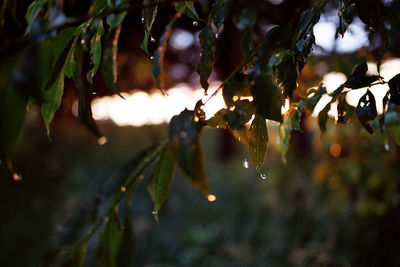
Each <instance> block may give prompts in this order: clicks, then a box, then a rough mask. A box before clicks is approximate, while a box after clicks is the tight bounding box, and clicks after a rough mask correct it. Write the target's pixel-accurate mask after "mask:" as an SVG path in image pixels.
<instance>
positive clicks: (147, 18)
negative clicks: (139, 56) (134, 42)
mask: <svg viewBox="0 0 400 267" xmlns="http://www.w3.org/2000/svg"><path fill="white" fill-rule="evenodd" d="M150 3H152V1H150V0H143V5H144V6H145V5H148V4H150ZM157 10H158V6H157V5H152V6H145V7H144V8H143V10H142V22H143V24H144V25H143V26H144V38H143V42H142V43H141V44H140V48H141V49H142V50H143V51H144V52H146V53H149V50H148V45H149V38H150V37H151V29H152V28H153V23H154V21H155V19H156V16H157Z"/></svg>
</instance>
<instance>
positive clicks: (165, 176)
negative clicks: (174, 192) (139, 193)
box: [147, 147, 176, 211]
mask: <svg viewBox="0 0 400 267" xmlns="http://www.w3.org/2000/svg"><path fill="white" fill-rule="evenodd" d="M175 165H176V164H175V160H174V158H173V157H172V155H171V152H170V150H169V147H166V148H165V149H164V150H163V151H162V152H161V155H160V159H159V160H158V162H157V164H156V166H155V167H154V174H153V177H152V178H151V180H150V182H149V184H148V186H147V190H148V191H149V194H150V196H151V199H152V200H153V206H154V210H155V211H158V210H159V209H160V208H161V206H162V205H163V204H164V202H165V200H166V199H167V197H168V194H169V189H170V187H171V184H172V178H173V177H174V172H175Z"/></svg>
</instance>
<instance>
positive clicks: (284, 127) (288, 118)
mask: <svg viewBox="0 0 400 267" xmlns="http://www.w3.org/2000/svg"><path fill="white" fill-rule="evenodd" d="M302 112H303V111H302V109H301V108H299V107H298V106H296V105H292V106H291V107H290V109H289V110H288V111H287V112H286V113H285V115H284V119H283V122H282V123H281V125H280V128H279V146H278V149H279V152H280V153H281V155H282V158H283V159H285V157H286V154H287V151H288V150H289V144H290V143H289V142H290V136H291V133H292V131H293V130H296V131H301V128H300V119H301V114H302Z"/></svg>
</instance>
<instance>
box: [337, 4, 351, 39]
mask: <svg viewBox="0 0 400 267" xmlns="http://www.w3.org/2000/svg"><path fill="white" fill-rule="evenodd" d="M353 3H354V1H352V0H340V1H339V12H338V16H339V28H338V32H339V34H340V35H341V36H342V38H343V37H344V33H345V32H346V30H347V27H348V26H349V25H350V24H351V23H352V22H353V19H354V16H355V5H353Z"/></svg>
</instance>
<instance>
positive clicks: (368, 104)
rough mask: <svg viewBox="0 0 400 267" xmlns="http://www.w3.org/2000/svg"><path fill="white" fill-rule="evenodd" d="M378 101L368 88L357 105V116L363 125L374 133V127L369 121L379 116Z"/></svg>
mask: <svg viewBox="0 0 400 267" xmlns="http://www.w3.org/2000/svg"><path fill="white" fill-rule="evenodd" d="M377 115H378V114H377V111H376V103H375V97H374V95H373V94H372V93H371V92H370V91H369V90H368V91H367V92H366V93H365V94H364V95H363V96H362V97H361V98H360V100H359V102H358V105H357V117H358V119H359V120H360V123H361V125H362V126H363V127H364V128H365V129H366V130H367V131H368V132H369V133H370V134H374V133H375V132H374V129H372V127H371V125H369V123H368V121H370V120H373V119H375V117H376V116H377Z"/></svg>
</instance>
